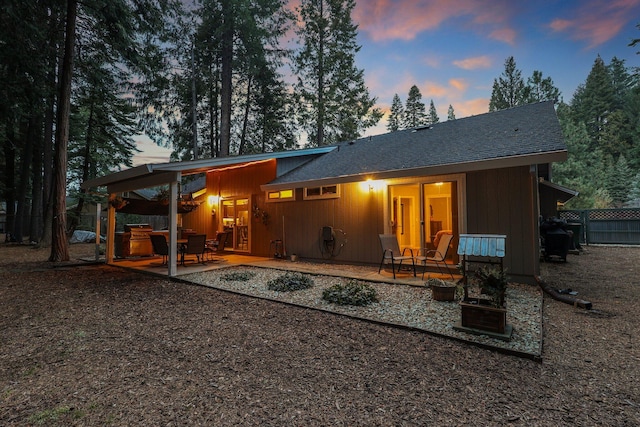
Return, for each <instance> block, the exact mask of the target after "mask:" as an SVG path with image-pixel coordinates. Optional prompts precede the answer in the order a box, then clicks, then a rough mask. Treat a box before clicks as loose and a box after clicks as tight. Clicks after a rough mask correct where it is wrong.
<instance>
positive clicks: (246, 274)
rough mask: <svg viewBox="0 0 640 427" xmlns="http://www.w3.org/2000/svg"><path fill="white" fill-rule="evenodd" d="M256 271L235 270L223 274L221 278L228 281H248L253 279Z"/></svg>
mask: <svg viewBox="0 0 640 427" xmlns="http://www.w3.org/2000/svg"><path fill="white" fill-rule="evenodd" d="M255 275H256V273H253V272H251V271H234V272H232V273H227V274H223V275H222V276H221V277H220V278H221V279H222V280H226V281H228V282H246V281H247V280H250V279H252V278H253V277H254V276H255Z"/></svg>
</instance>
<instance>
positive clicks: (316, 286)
mask: <svg viewBox="0 0 640 427" xmlns="http://www.w3.org/2000/svg"><path fill="white" fill-rule="evenodd" d="M328 268H330V267H328ZM353 268H358V267H353ZM360 268H362V269H368V270H370V269H371V267H360ZM307 269H308V268H307ZM234 272H246V273H250V274H251V275H252V276H253V277H252V278H251V279H250V280H248V281H231V280H224V276H225V275H227V274H230V273H234ZM283 274H284V273H283V272H282V271H280V270H274V269H265V268H251V267H233V268H228V269H221V270H212V271H208V272H205V273H195V274H190V275H185V276H180V278H181V279H183V280H187V281H190V282H194V283H199V284H202V285H206V286H211V287H214V288H218V289H226V290H230V291H233V292H239V293H242V294H246V295H252V296H257V297H260V298H267V299H270V300H274V301H283V302H287V303H290V304H296V305H300V306H304V307H311V308H316V309H319V310H326V311H329V312H334V313H341V314H345V315H348V316H353V317H357V318H362V319H369V320H373V321H379V322H387V323H392V324H395V325H402V326H407V327H411V328H416V329H419V330H423V331H427V332H431V333H435V334H439V335H443V336H448V337H454V338H457V339H462V340H467V341H471V342H474V343H479V344H482V345H486V346H492V347H497V348H502V349H505V350H508V351H510V352H513V353H517V354H522V355H523V356H525V357H539V356H540V355H541V349H542V292H541V291H540V290H539V288H538V287H535V286H527V285H521V284H516V283H511V284H510V285H509V288H508V289H507V307H508V321H507V322H508V324H511V325H512V326H513V328H514V333H513V334H512V337H511V340H509V341H503V340H499V339H495V338H491V337H489V336H486V335H471V334H469V333H465V332H460V331H457V330H455V329H454V325H455V324H456V323H457V322H458V321H459V320H460V308H459V307H458V304H457V303H456V302H441V301H434V300H433V299H432V298H431V290H430V289H427V288H425V287H417V286H405V285H392V284H384V283H374V282H363V283H366V284H368V285H370V286H371V287H373V288H374V289H375V290H376V294H377V296H378V301H379V302H378V303H374V304H371V305H368V306H364V307H356V306H339V305H336V304H330V303H328V302H327V301H325V300H323V299H322V291H323V290H324V289H325V288H328V287H330V286H332V285H334V284H342V285H344V284H346V283H347V281H348V279H344V278H336V277H331V276H323V275H313V276H310V277H312V280H313V287H311V288H309V289H305V290H298V291H295V292H276V291H271V290H269V289H268V287H267V282H268V281H269V280H273V279H276V278H277V277H279V276H281V275H283Z"/></svg>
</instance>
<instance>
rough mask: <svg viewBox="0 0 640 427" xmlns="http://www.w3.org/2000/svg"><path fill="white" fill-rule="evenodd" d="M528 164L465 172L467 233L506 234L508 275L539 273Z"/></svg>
mask: <svg viewBox="0 0 640 427" xmlns="http://www.w3.org/2000/svg"><path fill="white" fill-rule="evenodd" d="M532 179H533V178H532V176H531V174H530V173H529V168H528V167H516V168H506V169H494V170H488V171H480V172H473V173H469V174H467V191H466V194H467V214H466V215H467V230H466V232H467V233H483V234H484V233H486V234H506V235H507V254H506V257H505V267H506V268H507V271H508V273H509V274H510V275H511V276H522V277H525V278H526V277H529V278H531V277H533V276H534V275H538V274H539V264H538V262H537V259H538V258H537V257H538V256H539V255H538V244H537V239H538V230H537V226H536V224H537V218H538V214H537V202H534V201H535V195H534V192H533V186H534V185H535V182H533V183H532Z"/></svg>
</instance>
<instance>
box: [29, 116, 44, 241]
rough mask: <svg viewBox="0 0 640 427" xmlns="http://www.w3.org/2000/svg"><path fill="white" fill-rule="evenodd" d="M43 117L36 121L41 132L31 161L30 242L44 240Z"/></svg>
mask: <svg viewBox="0 0 640 427" xmlns="http://www.w3.org/2000/svg"><path fill="white" fill-rule="evenodd" d="M42 121H43V116H42V115H41V114H40V115H39V116H38V118H37V119H36V123H37V124H38V126H39V130H38V132H37V135H36V136H35V139H34V141H33V142H34V146H33V158H32V160H31V219H30V221H29V240H30V241H32V242H40V240H41V239H42V132H41V127H42V124H43V122H42Z"/></svg>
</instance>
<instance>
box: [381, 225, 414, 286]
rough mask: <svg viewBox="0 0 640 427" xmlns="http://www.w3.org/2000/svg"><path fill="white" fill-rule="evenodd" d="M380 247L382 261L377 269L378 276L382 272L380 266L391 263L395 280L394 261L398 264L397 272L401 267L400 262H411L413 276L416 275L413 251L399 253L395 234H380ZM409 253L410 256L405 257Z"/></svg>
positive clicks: (405, 250)
mask: <svg viewBox="0 0 640 427" xmlns="http://www.w3.org/2000/svg"><path fill="white" fill-rule="evenodd" d="M379 237H380V245H381V246H382V260H381V261H380V267H379V268H378V274H380V271H381V270H382V264H384V263H385V262H386V263H389V261H391V270H392V271H393V279H394V280H395V278H396V261H397V262H398V271H400V267H402V261H408V260H411V266H412V267H413V276H414V277H415V275H416V263H415V261H414V258H413V250H412V249H411V248H404V249H403V250H402V252H401V251H400V246H399V245H398V238H397V237H396V235H395V234H380V235H379ZM407 251H409V253H410V255H406V253H407Z"/></svg>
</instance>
